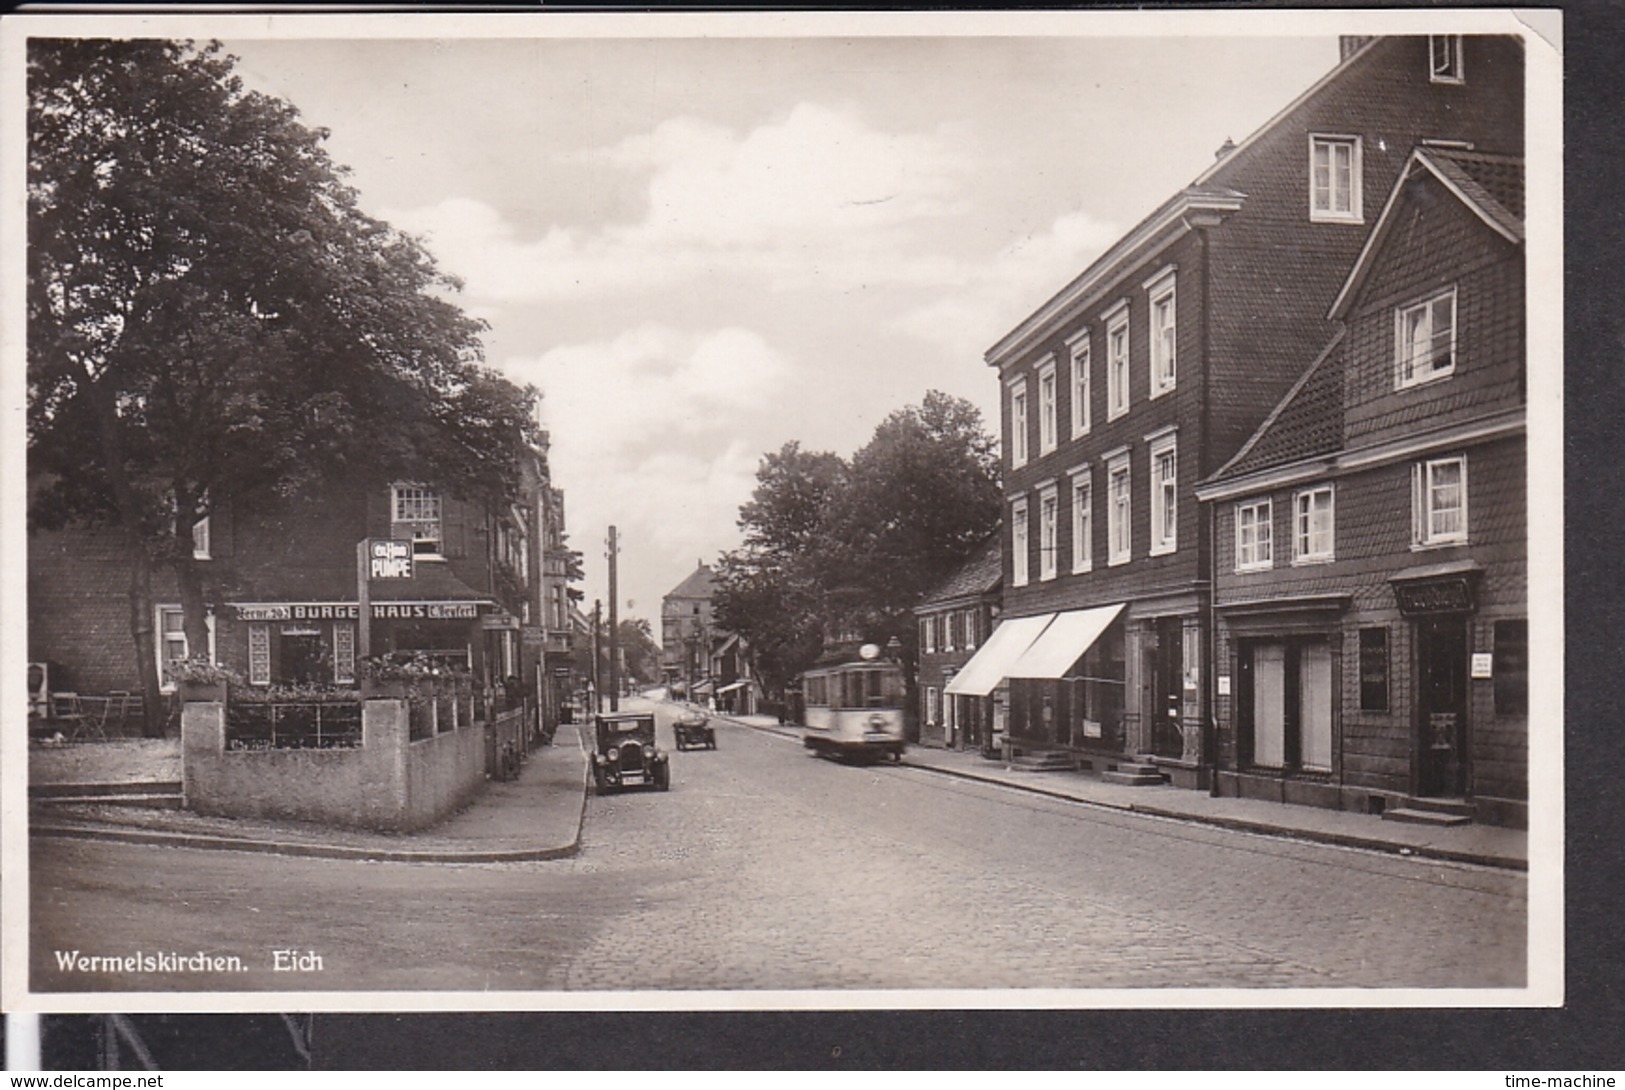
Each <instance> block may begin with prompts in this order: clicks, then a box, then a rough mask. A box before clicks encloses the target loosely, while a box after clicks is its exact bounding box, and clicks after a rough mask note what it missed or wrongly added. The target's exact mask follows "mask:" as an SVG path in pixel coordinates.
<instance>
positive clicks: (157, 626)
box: [152, 602, 220, 693]
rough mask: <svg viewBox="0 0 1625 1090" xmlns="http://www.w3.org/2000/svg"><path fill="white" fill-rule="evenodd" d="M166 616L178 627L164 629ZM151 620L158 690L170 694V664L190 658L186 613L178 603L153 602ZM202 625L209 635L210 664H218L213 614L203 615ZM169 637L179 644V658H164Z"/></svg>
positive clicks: (172, 681) (169, 640)
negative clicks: (171, 618) (177, 624)
mask: <svg viewBox="0 0 1625 1090" xmlns="http://www.w3.org/2000/svg"><path fill="white" fill-rule="evenodd" d="M166 616H174V617H175V618H177V619H178V622H179V627H178V628H174V629H168V628H165V627H164V618H165V617H166ZM152 620H153V628H152V630H153V641H152V644H153V653H154V657H156V658H157V660H158V690H159V691H160V692H165V693H172V692H174V691H175V682H174V680H173V679H172V678H170V676H169V665H170V663H172V662H185V661H186V660H187V659H190V658H191V657H192V648H191V644H190V642H189V641H188V640H187V638H186V613H185V610H184V609H183V607H182V606H180V605H179V604H178V603H173V602H155V603H154V604H153V607H152ZM203 623H204V626H205V627H206V628H207V629H208V633H209V661H210V662H211V663H218V662H219V661H220V660H219V659H218V658H216V657H215V632H214V614H213V613H212V612H211V613H207V614H205V615H204V618H203ZM171 635H173V636H175V637H178V642H179V643H180V647H181V654H180V656H179V658H175V657H171V656H166V655H165V654H164V648H165V647H166V646H167V645H168V644H169V643H171V642H173V641H171V639H170V636H171Z"/></svg>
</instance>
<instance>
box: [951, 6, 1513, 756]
mask: <svg viewBox="0 0 1625 1090" xmlns="http://www.w3.org/2000/svg"><path fill="white" fill-rule="evenodd" d="M1523 63H1524V62H1523V50H1522V43H1521V42H1520V41H1518V40H1517V39H1515V38H1511V37H1490V36H1484V37H1462V36H1459V35H1445V36H1434V37H1431V38H1430V37H1392V38H1389V37H1385V38H1375V39H1345V40H1344V42H1343V57H1342V60H1341V61H1340V63H1339V64H1338V65H1337V66H1336V67H1335V68H1334V69H1333V70H1332V71H1331V72H1330V73H1329V74H1328V75H1326V76H1325V77H1324V78H1323V79H1321V80H1320V81H1319V82H1318V83H1316V84H1315V85H1314V86H1313V87H1311V88H1309V89H1308V90H1307V91H1305V92H1304V93H1303V94H1302V95H1300V96H1299V97H1298V98H1297V99H1296V100H1295V101H1293V102H1292V103H1290V104H1288V105H1287V106H1286V108H1285V109H1283V110H1282V111H1281V112H1280V113H1279V114H1277V115H1276V116H1275V117H1274V118H1273V119H1272V120H1271V121H1269V122H1268V123H1267V124H1266V125H1265V126H1264V127H1263V128H1262V129H1260V130H1259V131H1257V132H1256V133H1254V134H1252V135H1251V136H1249V137H1248V138H1247V139H1245V140H1244V141H1242V142H1241V143H1240V144H1239V145H1234V146H1232V145H1230V144H1229V143H1228V142H1227V143H1226V146H1225V147H1224V148H1221V149H1220V152H1219V158H1218V160H1217V161H1216V162H1215V163H1214V164H1213V165H1212V166H1211V167H1209V168H1208V169H1207V170H1206V171H1205V172H1203V173H1202V174H1201V175H1200V176H1199V177H1198V178H1196V179H1195V180H1194V181H1193V182H1192V184H1191V185H1189V186H1187V187H1186V188H1184V189H1183V190H1181V191H1179V192H1178V193H1176V194H1174V195H1173V196H1172V197H1171V198H1169V199H1168V200H1167V201H1165V202H1164V203H1163V204H1162V205H1161V206H1160V207H1158V208H1157V209H1156V210H1155V211H1154V212H1152V213H1151V215H1150V216H1148V217H1147V218H1146V219H1145V220H1143V221H1142V222H1141V223H1140V224H1139V225H1138V226H1136V227H1135V228H1134V229H1133V230H1131V231H1130V232H1129V233H1128V234H1127V235H1125V236H1124V237H1123V238H1121V239H1120V240H1118V241H1117V242H1116V243H1115V244H1114V245H1112V246H1111V247H1110V248H1109V249H1108V250H1107V251H1106V253H1105V254H1104V255H1103V256H1102V257H1101V258H1100V259H1099V260H1097V261H1096V262H1094V263H1093V264H1092V265H1090V266H1089V267H1088V268H1087V269H1085V270H1084V271H1083V272H1082V273H1081V274H1080V275H1079V276H1078V277H1077V278H1076V279H1074V280H1073V281H1072V282H1071V283H1070V284H1068V285H1067V286H1066V287H1065V288H1063V289H1062V290H1061V291H1060V292H1059V293H1058V294H1056V295H1055V296H1054V297H1052V298H1051V299H1049V300H1048V301H1046V302H1045V303H1044V304H1043V305H1042V306H1041V307H1039V308H1038V309H1037V310H1035V311H1034V312H1033V313H1032V314H1031V315H1030V316H1029V317H1028V318H1027V319H1025V320H1024V321H1023V322H1021V323H1020V324H1019V325H1018V326H1017V327H1016V328H1015V329H1013V330H1012V331H1011V332H1010V333H1008V334H1007V335H1006V336H1005V337H1004V338H1002V339H1001V340H1000V341H999V342H998V343H997V344H995V345H994V346H993V347H992V348H991V349H990V350H989V351H988V353H987V357H986V359H987V363H988V364H989V365H990V366H992V367H995V368H997V369H998V373H999V382H1000V388H1001V393H1002V403H1003V408H1002V414H1001V417H1002V431H1003V442H1004V447H1003V457H1004V470H1005V472H1004V481H1005V488H1006V493H1007V497H1006V500H1007V507H1006V519H1005V526H1006V531H1005V533H1006V536H1005V554H1006V557H1007V559H1006V562H1005V568H1004V591H1003V593H1004V619H1003V620H1002V622H1001V625H1000V631H1002V632H1004V635H1003V636H999V635H998V634H995V638H994V639H992V640H990V641H989V643H988V644H987V645H986V646H985V647H984V650H983V652H982V655H983V656H985V657H983V658H982V659H981V661H974V660H973V662H972V663H971V664H970V665H969V666H968V667H967V671H969V670H970V669H972V668H974V669H976V671H977V672H978V673H979V674H990V675H993V676H996V677H997V678H998V679H999V680H1000V681H1001V682H1002V683H1003V687H1005V691H1006V692H1007V694H1008V696H1007V699H1008V704H1009V711H1008V714H1009V739H1010V743H1011V745H1012V746H1013V747H1014V748H1015V749H1017V750H1027V751H1047V752H1051V753H1059V754H1063V755H1067V756H1068V757H1069V758H1070V759H1072V760H1074V761H1075V762H1077V763H1085V762H1087V763H1091V764H1101V763H1104V764H1105V765H1106V766H1108V767H1110V766H1111V765H1113V763H1114V762H1115V761H1116V760H1117V759H1118V758H1120V757H1137V756H1141V755H1145V756H1147V757H1151V758H1154V760H1155V761H1156V762H1157V763H1158V764H1159V765H1160V766H1161V770H1162V774H1163V775H1166V776H1168V777H1170V778H1171V779H1173V780H1174V782H1176V783H1182V784H1187V785H1192V786H1195V785H1200V784H1203V783H1205V782H1206V781H1207V776H1206V766H1207V763H1208V759H1209V754H1208V741H1209V739H1208V734H1209V729H1210V728H1209V718H1210V714H1211V707H1212V703H1211V701H1212V692H1211V688H1212V678H1211V671H1209V670H1208V669H1207V668H1206V666H1207V663H1208V662H1209V661H1210V660H1211V655H1212V648H1211V643H1212V639H1213V623H1212V619H1211V606H1212V602H1211V597H1210V587H1209V575H1210V570H1211V563H1212V549H1213V540H1212V528H1211V527H1210V526H1209V525H1208V524H1207V522H1206V520H1205V519H1204V518H1203V517H1202V514H1201V512H1200V510H1199V507H1198V504H1197V502H1196V496H1195V491H1194V489H1195V486H1196V484H1197V482H1198V481H1200V480H1202V479H1204V478H1206V477H1207V476H1209V475H1210V474H1212V473H1213V472H1214V471H1215V470H1217V469H1218V468H1219V467H1220V466H1222V465H1224V464H1225V463H1226V462H1227V461H1229V459H1230V458H1231V457H1232V456H1233V455H1234V454H1235V453H1236V452H1237V450H1238V449H1239V448H1240V447H1241V446H1242V444H1243V443H1244V442H1245V441H1246V440H1247V439H1248V438H1249V437H1250V436H1251V435H1252V434H1253V432H1254V431H1255V430H1256V428H1257V427H1258V425H1259V424H1260V423H1261V422H1262V420H1263V418H1264V416H1265V415H1266V414H1267V413H1268V411H1269V409H1270V407H1271V406H1273V405H1275V404H1276V403H1277V402H1278V401H1279V400H1280V399H1281V397H1282V396H1283V395H1284V394H1285V393H1286V392H1287V390H1288V389H1289V388H1290V387H1291V386H1292V384H1293V382H1294V381H1295V380H1296V379H1297V378H1298V377H1299V375H1300V374H1301V373H1302V370H1303V366H1304V361H1305V360H1308V359H1312V358H1313V357H1314V356H1315V354H1316V353H1317V352H1318V351H1319V349H1320V348H1321V347H1322V346H1324V345H1325V344H1326V343H1327V341H1328V340H1329V339H1330V337H1331V335H1332V333H1333V331H1334V328H1335V325H1334V321H1333V319H1332V318H1331V317H1329V312H1330V310H1331V305H1332V303H1333V301H1334V300H1335V299H1336V297H1337V296H1338V293H1339V292H1340V290H1341V289H1342V287H1343V284H1344V281H1345V278H1346V276H1347V273H1348V270H1349V269H1350V268H1351V267H1352V266H1353V265H1354V263H1355V260H1356V258H1357V257H1358V256H1359V254H1360V252H1361V248H1362V247H1363V246H1364V244H1365V242H1366V238H1367V235H1368V232H1369V228H1370V226H1371V224H1372V222H1373V221H1374V220H1375V218H1376V213H1377V212H1378V211H1379V209H1378V207H1377V203H1376V200H1375V199H1374V195H1377V194H1384V193H1387V192H1388V191H1389V190H1390V189H1391V188H1392V187H1393V184H1394V181H1395V179H1396V178H1397V177H1398V176H1399V174H1400V172H1401V170H1402V169H1403V168H1404V167H1405V164H1406V163H1407V162H1409V161H1410V158H1411V153H1412V151H1413V149H1415V148H1418V147H1422V146H1426V145H1429V144H1433V145H1437V146H1451V147H1464V146H1465V147H1472V148H1476V149H1478V150H1480V151H1488V152H1501V153H1507V154H1512V155H1521V154H1522V147H1523Z"/></svg>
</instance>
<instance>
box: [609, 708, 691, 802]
mask: <svg viewBox="0 0 1625 1090" xmlns="http://www.w3.org/2000/svg"><path fill="white" fill-rule="evenodd" d="M594 734H595V735H596V738H597V746H596V748H595V749H594V751H593V755H592V779H593V786H594V787H596V788H597V790H598V792H599V793H600V794H602V793H603V792H605V791H609V790H611V789H618V788H622V787H653V788H654V789H655V790H657V791H666V790H669V789H670V787H671V764H670V759H669V758H668V757H667V755H666V754H665V753H662V752H661V751H660V750H659V749H658V748H656V746H655V717H654V715H653V713H644V712H621V713H614V712H612V713H610V714H607V715H599V716H596V717H595V719H594Z"/></svg>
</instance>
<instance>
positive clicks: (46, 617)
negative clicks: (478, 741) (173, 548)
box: [28, 450, 562, 706]
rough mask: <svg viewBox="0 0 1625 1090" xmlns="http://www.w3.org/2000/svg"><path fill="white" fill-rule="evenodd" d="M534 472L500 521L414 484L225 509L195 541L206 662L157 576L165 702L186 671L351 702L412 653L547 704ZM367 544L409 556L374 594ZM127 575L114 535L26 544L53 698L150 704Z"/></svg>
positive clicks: (540, 464) (80, 534)
mask: <svg viewBox="0 0 1625 1090" xmlns="http://www.w3.org/2000/svg"><path fill="white" fill-rule="evenodd" d="M524 461H525V464H524V465H523V467H522V469H523V472H522V476H521V480H522V488H521V495H520V497H519V498H518V499H517V500H516V502H515V503H513V504H512V505H508V506H504V507H502V508H500V509H496V508H491V507H486V506H483V505H481V504H478V503H472V502H467V501H464V500H462V499H459V498H458V497H456V496H453V495H450V494H448V493H446V492H444V491H443V490H441V489H439V488H438V487H436V486H435V485H434V484H432V483H429V482H422V481H404V480H402V481H392V482H388V483H378V484H373V485H366V484H358V483H354V482H349V481H338V480H327V481H323V482H319V483H318V484H317V485H315V486H313V487H312V488H310V489H308V490H307V491H306V492H305V493H303V494H301V495H300V496H297V497H288V498H285V499H279V500H275V501H266V502H264V503H259V504H248V503H243V502H224V501H223V502H220V503H218V504H217V505H216V509H215V513H214V514H213V515H211V516H210V518H209V519H207V520H206V521H205V522H203V523H201V524H200V525H199V527H198V529H197V531H196V532H195V534H194V545H195V547H194V552H193V563H194V564H196V565H197V566H198V569H199V571H200V574H201V582H202V586H203V591H204V598H205V604H206V607H207V610H208V632H209V641H210V646H209V647H207V648H194V647H191V646H189V645H188V640H187V637H186V634H185V631H184V627H183V624H182V613H181V606H180V595H179V593H178V590H177V583H176V580H175V577H174V574H173V573H172V572H170V571H166V570H164V569H162V568H160V569H158V570H156V571H155V572H154V580H153V593H154V605H153V616H152V617H151V618H150V623H151V624H152V626H153V631H154V633H155V636H156V638H155V645H156V646H155V652H154V653H155V655H156V657H157V660H158V661H157V664H156V665H157V667H158V672H159V676H160V678H161V679H163V688H164V690H165V691H172V690H173V687H174V686H173V682H172V681H171V680H170V679H169V677H168V674H169V670H170V667H171V666H172V665H173V664H174V663H175V662H177V661H180V660H184V659H188V658H201V657H207V658H209V659H210V660H211V661H213V662H216V663H219V664H221V665H224V666H228V667H230V668H232V669H234V670H236V671H237V672H239V673H240V674H241V675H242V676H243V678H244V679H245V680H246V681H247V683H248V684H249V685H251V686H257V687H267V688H268V687H270V686H273V685H312V684H314V685H333V686H350V685H354V684H356V683H357V681H358V680H359V676H360V668H361V666H360V664H361V660H362V659H363V658H364V657H365V656H367V655H368V654H371V655H375V656H376V655H382V654H389V653H397V652H417V653H422V654H425V655H428V656H431V657H434V658H436V659H439V660H441V661H444V662H447V663H448V664H456V665H458V666H461V667H463V668H466V669H468V670H470V671H471V672H472V673H473V675H474V677H475V679H476V682H477V683H478V684H480V685H482V686H484V687H485V688H486V689H488V690H490V691H493V692H495V691H497V690H500V689H503V688H504V687H505V685H511V681H512V679H518V680H519V682H520V683H521V685H522V686H523V687H524V688H525V689H526V690H527V692H528V693H529V694H531V695H533V696H535V695H538V694H540V693H541V692H543V691H544V690H545V687H546V683H547V682H546V672H545V665H546V659H545V654H544V651H543V649H544V648H545V646H546V636H545V634H546V633H547V632H548V631H549V627H548V622H547V619H546V618H547V614H546V611H545V609H544V588H545V587H546V586H547V580H546V579H545V578H544V576H543V561H542V556H543V553H544V550H542V549H538V548H536V547H535V545H534V543H535V542H536V541H537V540H538V539H539V538H541V537H542V536H543V533H542V526H541V524H543V523H545V521H546V519H547V518H548V517H549V516H548V501H547V499H546V494H547V493H548V492H549V491H550V485H549V484H548V482H547V467H546V458H545V451H543V450H531V451H528V452H527V453H526V455H525V459H524ZM555 510H556V511H560V512H561V511H562V507H559V508H556V509H555ZM363 541H380V542H385V541H388V542H398V543H400V546H399V552H398V554H397V555H395V556H393V557H392V558H390V559H389V560H388V562H387V563H386V564H384V565H383V566H382V567H380V568H379V569H378V571H377V572H372V573H370V574H369V577H368V578H366V580H365V587H363V586H362V574H361V573H362V572H363V571H366V570H369V564H370V559H371V558H370V557H369V556H366V555H363V554H362V550H361V548H360V543H362V542H363ZM128 567H129V566H128V558H127V554H126V553H125V551H124V545H123V542H122V539H121V537H120V536H119V535H118V534H116V533H113V532H108V531H99V530H94V529H69V530H63V531H56V532H39V533H34V534H31V535H30V540H29V558H28V593H29V603H28V611H29V635H28V646H29V657H30V661H35V662H44V663H50V664H52V668H53V670H54V671H55V672H56V674H57V676H58V678H60V682H53V685H54V686H58V687H71V688H73V689H76V690H78V691H80V692H86V693H100V692H109V691H116V690H129V691H139V690H140V682H139V674H138V668H137V664H136V662H135V659H134V655H133V653H132V647H133V641H132V638H131V633H130V625H131V617H130V609H131V605H130V597H129V574H128ZM371 575H376V577H370V576H371ZM363 591H364V592H365V596H366V598H367V601H368V608H367V610H366V620H367V623H366V625H365V626H363V624H362V619H363V614H362V595H363ZM537 632H540V633H543V635H542V636H541V637H538V636H536V635H533V634H532V633H537ZM532 687H534V688H532ZM542 706H545V705H542Z"/></svg>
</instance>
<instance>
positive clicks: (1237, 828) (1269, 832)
mask: <svg viewBox="0 0 1625 1090" xmlns="http://www.w3.org/2000/svg"><path fill="white" fill-rule="evenodd" d="M719 718H723V719H727V720H728V722H730V723H734V724H736V725H738V726H741V727H748V728H750V729H751V730H757V731H762V732H763V733H766V734H778V735H782V736H784V737H789V738H793V737H795V736H796V735H795V734H794V732H792V731H788V730H785V729H783V728H780V727H765V726H757V725H756V724H754V723H746V722H744V721H742V720H739V719H732V718H729V717H728V716H720V717H719ZM902 764H903V766H904V767H907V768H915V769H919V770H920V771H922V772H935V773H937V774H938V775H942V776H952V777H954V778H955V779H961V780H972V781H974V782H976V783H986V784H992V785H994V786H997V787H1008V788H1010V789H1012V790H1015V791H1025V792H1027V793H1028V794H1033V795H1042V796H1044V797H1045V798H1052V799H1057V800H1059V801H1062V802H1071V803H1076V804H1077V805H1079V806H1093V807H1095V808H1097V809H1100V810H1111V811H1114V812H1116V813H1130V814H1139V815H1141V816H1144V817H1155V818H1163V819H1166V820H1169V821H1185V822H1190V823H1192V824H1195V825H1208V826H1212V827H1214V828H1220V829H1229V830H1232V831H1234V832H1242V833H1253V834H1256V835H1259V836H1271V837H1276V838H1279V839H1283V840H1301V841H1308V842H1310V843H1315V844H1330V845H1333V846H1336V847H1342V848H1359V849H1361V850H1363V851H1372V852H1380V853H1382V854H1384V855H1397V856H1404V857H1405V858H1409V859H1434V860H1439V861H1442V862H1450V863H1468V864H1472V865H1474V866H1480V867H1494V868H1497V869H1500V870H1512V871H1519V872H1524V873H1527V872H1528V870H1529V861H1528V860H1527V859H1517V858H1512V857H1509V856H1499V855H1487V854H1484V853H1482V852H1472V851H1460V850H1457V849H1454V848H1441V847H1431V846H1419V845H1409V844H1398V843H1395V842H1394V841H1391V840H1380V839H1377V838H1374V837H1363V836H1357V835H1355V834H1351V833H1336V832H1327V831H1324V830H1320V829H1294V828H1289V827H1286V826H1282V825H1272V824H1270V823H1268V822H1262V821H1253V820H1250V819H1248V818H1233V817H1223V816H1220V815H1217V814H1211V815H1210V814H1193V813H1190V812H1188V811H1184V810H1174V809H1169V808H1167V807H1162V806H1155V805H1147V804H1144V803H1136V802H1128V803H1117V802H1105V801H1102V800H1100V799H1081V798H1079V797H1078V796H1076V795H1072V794H1068V793H1066V792H1063V791H1052V790H1049V789H1047V788H1044V787H1039V786H1037V785H1034V784H1024V783H1012V782H1010V781H1009V780H1006V779H1001V778H999V777H996V776H983V775H978V774H977V773H975V772H971V771H965V770H961V769H955V768H943V767H941V766H940V765H931V764H922V763H919V762H916V761H911V760H909V759H908V756H907V755H906V754H905V755H904V757H903V760H902Z"/></svg>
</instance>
